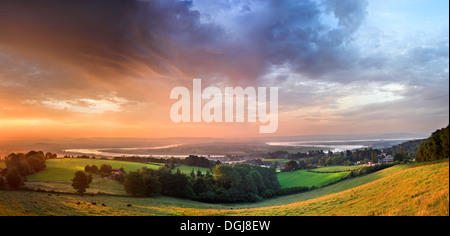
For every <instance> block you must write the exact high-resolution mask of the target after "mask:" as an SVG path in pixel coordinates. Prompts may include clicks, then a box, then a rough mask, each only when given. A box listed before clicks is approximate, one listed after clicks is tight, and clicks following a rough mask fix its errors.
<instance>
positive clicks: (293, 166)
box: [284, 161, 299, 172]
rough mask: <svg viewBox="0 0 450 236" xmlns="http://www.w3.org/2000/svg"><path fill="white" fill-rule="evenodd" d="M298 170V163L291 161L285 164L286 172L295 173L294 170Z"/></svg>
mask: <svg viewBox="0 0 450 236" xmlns="http://www.w3.org/2000/svg"><path fill="white" fill-rule="evenodd" d="M298 169H299V166H298V163H297V162H296V161H289V162H286V163H285V164H284V171H286V172H288V171H294V170H298Z"/></svg>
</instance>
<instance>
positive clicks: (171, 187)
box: [123, 164, 280, 203]
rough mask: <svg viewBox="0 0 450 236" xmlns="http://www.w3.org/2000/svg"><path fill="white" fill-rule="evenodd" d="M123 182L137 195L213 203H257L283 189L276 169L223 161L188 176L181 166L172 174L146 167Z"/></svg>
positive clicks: (129, 190)
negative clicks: (231, 163) (224, 163)
mask: <svg viewBox="0 0 450 236" xmlns="http://www.w3.org/2000/svg"><path fill="white" fill-rule="evenodd" d="M123 184H124V188H125V191H126V192H127V193H130V194H133V195H135V196H143V197H150V196H155V195H159V194H161V195H164V196H172V197H179V198H189V199H192V200H198V201H202V202H210V203H235V202H255V201H259V200H261V199H262V198H268V197H271V196H274V195H277V194H278V192H279V190H280V184H279V182H278V179H277V176H276V172H275V170H274V169H271V168H263V167H255V166H250V165H245V164H235V165H223V164H220V165H217V166H215V168H214V169H213V171H212V173H211V172H210V171H209V170H207V171H206V173H205V174H203V173H202V172H201V171H200V170H197V171H196V172H195V171H192V172H191V173H190V174H189V175H186V174H184V173H181V172H180V170H179V169H178V170H177V171H175V172H174V173H173V172H172V170H171V169H169V168H167V167H161V168H159V169H158V170H152V169H148V168H145V167H144V168H141V169H140V170H137V171H134V172H130V173H128V174H127V176H126V178H125V180H124V182H123Z"/></svg>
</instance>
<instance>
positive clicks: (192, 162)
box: [114, 155, 220, 169]
mask: <svg viewBox="0 0 450 236" xmlns="http://www.w3.org/2000/svg"><path fill="white" fill-rule="evenodd" d="M114 160H117V161H128V162H139V163H149V162H151V163H160V164H168V165H172V166H175V165H186V166H197V167H204V168H209V169H213V168H214V166H216V165H217V164H220V162H215V161H211V160H209V159H207V158H206V157H199V156H196V155H190V156H188V157H186V158H184V159H183V158H174V157H172V158H156V157H139V156H132V157H114Z"/></svg>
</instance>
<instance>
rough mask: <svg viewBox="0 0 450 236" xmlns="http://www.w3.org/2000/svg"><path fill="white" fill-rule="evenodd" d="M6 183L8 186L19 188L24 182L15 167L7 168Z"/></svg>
mask: <svg viewBox="0 0 450 236" xmlns="http://www.w3.org/2000/svg"><path fill="white" fill-rule="evenodd" d="M5 178H6V183H7V184H8V186H9V187H10V188H13V189H17V188H21V187H22V186H23V185H24V183H23V180H22V176H21V175H20V172H19V170H18V169H16V168H10V169H8V172H6V176H5Z"/></svg>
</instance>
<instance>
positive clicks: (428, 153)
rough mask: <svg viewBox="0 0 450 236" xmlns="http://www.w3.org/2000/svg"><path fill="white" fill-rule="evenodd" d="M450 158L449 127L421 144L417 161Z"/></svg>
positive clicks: (438, 131)
mask: <svg viewBox="0 0 450 236" xmlns="http://www.w3.org/2000/svg"><path fill="white" fill-rule="evenodd" d="M448 157H449V126H447V128H444V129H440V130H437V131H436V132H434V133H433V134H431V137H429V138H428V139H427V140H426V141H425V142H423V143H422V144H420V146H419V150H418V151H417V156H416V161H418V162H425V161H436V160H440V159H446V158H448Z"/></svg>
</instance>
